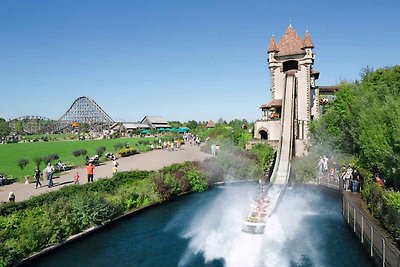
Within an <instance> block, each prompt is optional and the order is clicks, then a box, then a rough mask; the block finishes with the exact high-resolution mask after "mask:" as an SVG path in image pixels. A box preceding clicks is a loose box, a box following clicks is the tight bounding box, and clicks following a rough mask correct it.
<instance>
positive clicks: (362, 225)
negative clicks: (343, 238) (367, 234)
mask: <svg viewBox="0 0 400 267" xmlns="http://www.w3.org/2000/svg"><path fill="white" fill-rule="evenodd" d="M361 244H364V215H362V214H361Z"/></svg>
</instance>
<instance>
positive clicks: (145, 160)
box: [0, 145, 209, 202]
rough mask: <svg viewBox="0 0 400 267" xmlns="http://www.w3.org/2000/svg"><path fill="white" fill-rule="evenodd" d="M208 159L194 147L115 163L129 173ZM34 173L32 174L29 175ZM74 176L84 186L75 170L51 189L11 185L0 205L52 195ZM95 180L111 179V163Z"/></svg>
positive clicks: (97, 171)
mask: <svg viewBox="0 0 400 267" xmlns="http://www.w3.org/2000/svg"><path fill="white" fill-rule="evenodd" d="M207 157H209V155H208V154H206V153H203V152H201V151H200V148H199V147H197V146H190V145H183V146H182V147H181V149H180V150H178V151H172V152H170V151H166V150H153V151H150V152H146V153H143V154H138V155H134V156H130V157H126V158H120V159H118V162H119V166H118V171H129V170H147V171H150V170H159V169H161V168H163V167H164V166H168V165H171V164H173V163H179V162H184V161H202V160H204V159H206V158H207ZM32 172H33V171H32ZM76 173H79V176H80V183H81V184H84V183H87V175H86V169H85V168H77V169H72V170H69V171H65V172H62V173H61V174H60V177H56V178H55V179H53V182H54V185H55V186H54V187H52V188H48V187H47V181H41V183H42V185H43V187H41V188H38V189H35V184H34V183H33V184H32V183H31V184H23V183H14V184H11V185H6V186H1V187H0V202H1V201H4V202H5V201H8V194H9V192H14V194H15V196H16V199H15V200H16V201H23V200H26V199H29V198H30V197H31V196H36V195H39V194H43V193H45V192H49V191H54V190H58V189H60V188H61V187H62V186H64V185H68V184H72V182H73V177H74V175H75V174H76ZM94 173H95V174H94V180H96V179H98V178H104V177H111V176H112V161H107V162H105V163H103V164H102V165H100V166H97V167H96V168H95V171H94Z"/></svg>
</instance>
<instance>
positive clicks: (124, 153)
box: [117, 147, 138, 157]
mask: <svg viewBox="0 0 400 267" xmlns="http://www.w3.org/2000/svg"><path fill="white" fill-rule="evenodd" d="M117 153H118V154H119V155H120V156H121V157H129V156H132V155H135V154H138V152H137V150H136V149H135V148H133V147H130V148H125V147H124V148H121V149H120V150H118V152H117Z"/></svg>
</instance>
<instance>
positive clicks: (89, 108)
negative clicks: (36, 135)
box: [50, 96, 114, 133]
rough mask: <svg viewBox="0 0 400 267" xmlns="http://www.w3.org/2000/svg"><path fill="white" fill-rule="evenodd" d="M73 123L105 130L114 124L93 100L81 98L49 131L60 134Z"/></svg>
mask: <svg viewBox="0 0 400 267" xmlns="http://www.w3.org/2000/svg"><path fill="white" fill-rule="evenodd" d="M73 123H80V124H82V123H87V124H89V125H90V126H91V127H96V128H107V127H109V126H111V125H112V124H113V123H114V120H113V119H112V118H111V117H110V116H109V115H108V114H107V113H106V112H105V111H104V110H103V109H102V108H101V107H100V106H99V105H98V104H97V103H96V102H95V101H94V100H92V99H90V98H89V97H86V96H81V97H79V98H77V99H76V100H75V101H74V103H72V105H71V107H70V108H69V109H68V110H67V112H65V113H64V115H62V116H61V118H60V119H58V120H57V121H56V122H55V123H54V125H53V127H52V128H51V129H50V131H51V132H55V133H56V132H60V131H62V130H63V129H65V128H68V127H70V126H71V125H72V124H73Z"/></svg>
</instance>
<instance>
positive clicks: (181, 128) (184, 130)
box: [178, 127, 190, 133]
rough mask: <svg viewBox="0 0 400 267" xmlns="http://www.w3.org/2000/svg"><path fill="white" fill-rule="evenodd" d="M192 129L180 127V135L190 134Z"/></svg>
mask: <svg viewBox="0 0 400 267" xmlns="http://www.w3.org/2000/svg"><path fill="white" fill-rule="evenodd" d="M189 130H190V129H189V128H188V127H180V128H179V129H178V133H186V132H188V131H189Z"/></svg>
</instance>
